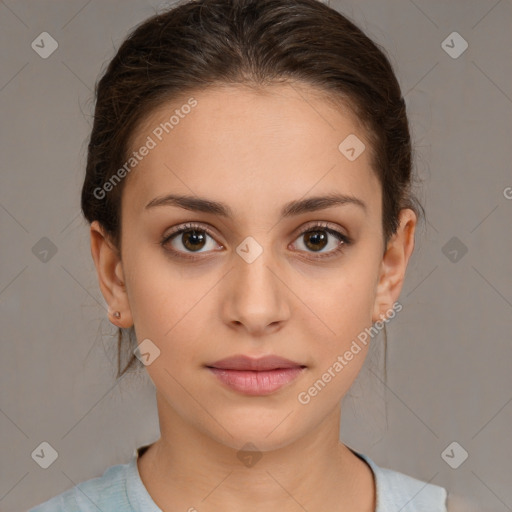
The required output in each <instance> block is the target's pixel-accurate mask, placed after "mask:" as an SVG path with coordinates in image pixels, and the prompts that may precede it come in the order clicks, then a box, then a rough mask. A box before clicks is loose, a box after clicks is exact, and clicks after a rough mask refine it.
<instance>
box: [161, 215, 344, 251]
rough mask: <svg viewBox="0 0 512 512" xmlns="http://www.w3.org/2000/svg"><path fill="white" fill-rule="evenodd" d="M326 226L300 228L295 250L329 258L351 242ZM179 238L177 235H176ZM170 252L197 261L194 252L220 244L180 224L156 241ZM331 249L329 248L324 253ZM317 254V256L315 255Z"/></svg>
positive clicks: (198, 229)
mask: <svg viewBox="0 0 512 512" xmlns="http://www.w3.org/2000/svg"><path fill="white" fill-rule="evenodd" d="M329 226H330V225H329V224H328V223H318V222H317V223H314V224H313V225H309V226H307V228H306V229H302V231H301V232H300V234H299V235H298V237H297V238H296V239H295V241H297V240H300V243H299V244H298V246H299V250H301V251H303V252H309V253H313V258H317V259H320V258H329V257H333V256H336V255H337V254H338V253H340V252H342V251H343V249H344V246H346V245H350V244H351V243H352V240H351V239H350V238H349V237H348V236H346V235H344V234H343V233H341V232H339V231H337V230H336V229H333V228H332V227H329ZM180 235H181V236H180ZM160 243H161V245H162V246H163V247H164V248H165V249H166V250H167V251H169V252H170V253H172V254H173V255H175V256H177V257H182V258H189V259H197V258H198V257H197V256H194V253H198V254H200V253H203V252H206V253H207V252H210V251H214V250H215V249H216V248H218V247H220V248H222V246H221V245H219V244H217V243H216V242H215V240H214V238H213V234H212V233H211V232H210V230H209V229H207V228H205V227H204V226H203V225H200V224H193V223H189V224H184V225H181V226H178V227H177V228H176V229H175V230H174V231H172V232H171V233H170V234H169V235H167V236H165V237H164V239H163V240H162V241H161V242H160ZM329 245H330V246H331V249H328V250H324V249H325V248H326V247H329ZM315 253H317V254H318V255H315Z"/></svg>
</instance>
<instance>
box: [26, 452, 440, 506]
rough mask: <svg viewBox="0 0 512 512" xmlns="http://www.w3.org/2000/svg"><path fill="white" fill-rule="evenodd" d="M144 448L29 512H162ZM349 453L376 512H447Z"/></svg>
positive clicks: (421, 490) (398, 477)
mask: <svg viewBox="0 0 512 512" xmlns="http://www.w3.org/2000/svg"><path fill="white" fill-rule="evenodd" d="M147 446H149V445H145V446H141V447H140V448H138V449H136V450H135V451H134V453H133V456H132V458H131V460H130V461H129V462H128V463H126V464H118V465H116V466H111V467H109V468H107V469H106V470H105V472H104V473H103V475H102V476H101V477H97V478H92V479H90V480H86V481H85V482H82V483H80V484H78V485H76V486H75V487H73V488H71V489H69V490H67V491H65V492H63V493H62V494H59V495H58V496H55V497H54V498H52V499H50V500H48V501H46V502H44V503H41V504H40V505H37V506H36V507H35V508H32V509H30V510H29V511H28V512H98V511H99V510H101V511H102V512H162V510H161V509H160V508H158V507H157V505H156V504H155V502H154V501H153V500H152V498H151V496H150V495H149V493H148V491H147V490H146V488H145V487H144V484H143V483H142V480H141V478H140V475H139V470H138V467H137V458H138V457H139V455H140V454H142V452H143V451H144V449H145V448H146V447H147ZM352 452H353V453H355V454H356V455H357V456H358V457H359V458H361V459H362V460H364V461H365V462H366V463H367V464H368V465H369V466H370V468H371V469H372V471H373V474H374V477H375V483H376V490H377V497H376V501H377V505H376V509H375V512H398V511H400V512H447V510H446V500H447V491H446V489H445V488H444V487H440V486H438V485H434V484H430V483H427V482H423V481H421V480H417V479H416V478H412V477H410V476H407V475H404V474H403V473H399V472H398V471H393V470H391V469H387V468H381V467H379V466H377V465H376V464H375V463H374V462H373V461H372V460H371V459H370V458H369V457H367V456H365V455H362V454H360V453H357V452H355V451H354V450H352Z"/></svg>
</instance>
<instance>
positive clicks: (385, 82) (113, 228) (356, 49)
mask: <svg viewBox="0 0 512 512" xmlns="http://www.w3.org/2000/svg"><path fill="white" fill-rule="evenodd" d="M279 81H288V82H292V81H296V82H301V83H305V84H308V85H311V86H313V87H315V88H316V89H317V90H320V91H323V92H325V93H326V94H328V95H330V98H331V99H332V100H333V101H336V100H339V101H340V102H343V101H345V102H346V103H345V104H346V105H348V106H349V108H350V109H351V110H352V112H353V113H354V114H355V115H356V117H357V119H358V120H359V121H360V122H361V123H362V125H363V126H364V127H365V128H366V134H367V137H368V139H369V140H370V142H371V148H370V150H371V155H372V168H373V169H374V171H375V172H376V174H377V176H378V178H379V181H380V183H381V185H382V207H383V216H382V228H383V234H384V240H385V242H386V243H387V241H388V240H389V238H390V237H391V235H393V234H394V233H395V232H396V230H397V228H398V216H399V212H400V210H401V209H402V208H411V209H413V210H414V211H415V212H416V213H417V214H418V215H419V214H420V213H421V212H423V208H422V207H421V204H420V203H419V202H418V200H417V199H416V198H415V197H414V196H413V194H412V193H411V178H412V176H411V166H412V163H411V162H412V155H411V153H412V151H411V141H410V135H409V125H408V119H407V115H406V106H405V102H404V99H403V97H402V94H401V91H400V86H399V84H398V81H397V79H396V77H395V74H394V72H393V69H392V66H391V64H390V62H389V61H388V58H387V57H386V55H385V54H384V53H383V51H382V50H381V49H380V48H379V47H378V46H377V45H376V44H375V43H374V42H372V41H371V40H370V39H369V38H368V37H367V36H366V35H365V34H364V33H363V32H362V31H361V30H360V29H359V28H358V27H356V26H355V25H354V24H353V23H352V22H351V21H349V20H348V19H347V18H345V17H344V16H342V15H341V14H340V13H338V12H337V11H335V10H334V9H332V8H330V7H328V6H327V5H325V4H323V3H321V2H320V1H318V0H192V1H185V2H183V1H182V2H180V3H178V4H176V5H175V6H173V7H172V8H170V9H169V10H167V11H165V12H163V13H161V14H157V15H155V16H152V17H150V18H148V19H147V20H146V21H144V22H143V23H142V24H140V25H139V26H138V27H136V28H135V29H134V30H133V31H132V32H131V34H130V35H129V36H128V37H127V38H126V40H125V41H124V42H123V44H122V45H121V47H120V48H119V50H118V51H117V53H116V55H115V56H114V58H113V59H112V61H111V62H110V64H109V65H108V67H107V69H106V71H105V72H104V74H103V76H102V77H101V79H100V80H99V82H98V83H97V84H96V91H95V92H96V107H95V113H94V125H93V128H92V132H91V137H90V142H89V146H88V156H87V168H86V175H85V180H84V184H83V188H82V199H81V206H82V211H83V213H84V216H85V218H86V219H87V220H88V221H89V222H90V223H91V222H93V221H94V220H97V221H99V222H100V224H101V225H102V226H103V228H104V229H105V230H106V232H107V234H108V235H109V237H110V238H111V240H112V241H113V242H114V244H115V246H116V247H117V248H118V250H119V252H120V251H121V219H120V212H121V198H122V190H123V184H124V180H123V181H121V182H120V183H119V184H118V185H117V186H114V187H112V189H111V190H110V191H109V192H108V193H106V194H103V195H100V194H97V193H95V191H97V190H99V189H102V187H104V184H105V183H106V182H107V181H109V180H110V179H112V176H113V175H114V174H115V173H116V171H117V170H118V169H119V168H120V167H121V166H122V165H123V163H125V162H126V160H127V155H128V154H129V150H130V142H131V138H132V137H133V134H134V133H135V131H136V129H137V127H138V126H140V124H141V122H142V121H143V119H144V118H145V117H146V116H147V115H148V114H149V113H151V112H152V111H153V110H154V109H156V108H157V107H159V106H161V105H162V104H164V103H165V102H168V101H169V100H172V99H176V98H177V97H182V96H183V95H184V94H186V93H190V92H192V91H195V90H201V89H204V88H206V87H208V86H210V85H214V84H252V85H265V84H271V83H276V82H279ZM340 142H341V141H340ZM103 190H104V189H103ZM98 196H100V197H98ZM123 331H124V330H123V329H119V330H118V372H117V377H118V378H119V377H121V376H122V375H123V374H124V373H125V372H126V371H127V370H128V369H129V368H131V367H132V366H134V365H137V366H142V363H140V364H137V358H136V356H135V355H134V354H133V353H131V351H130V356H131V358H130V359H129V361H128V363H127V364H126V366H125V367H124V369H123V370H121V356H122V345H123ZM134 334H135V333H134V329H133V327H132V328H130V329H129V332H128V335H129V341H130V343H131V344H132V349H133V348H134V347H135V346H136V345H133V343H134V342H135V343H136V341H135V340H134Z"/></svg>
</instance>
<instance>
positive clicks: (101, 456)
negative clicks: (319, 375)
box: [0, 0, 512, 512]
mask: <svg viewBox="0 0 512 512" xmlns="http://www.w3.org/2000/svg"><path fill="white" fill-rule="evenodd" d="M164 5H165V4H164V3H163V2H150V1H144V0H130V1H126V0H125V1H123V2H121V1H120V0H117V1H112V0H110V1H99V0H92V1H86V0H74V1H65V2H64V1H63V0H62V1H56V0H53V1H35V0H34V1H27V0H18V1H14V0H9V1H5V2H0V43H1V44H0V55H1V68H0V69H1V78H0V109H1V120H2V121H1V138H0V155H1V170H2V173H1V189H0V226H1V243H2V259H1V268H0V304H1V320H2V357H1V359H0V365H1V366H0V384H1V389H2V396H1V403H0V413H1V414H0V429H1V432H2V438H1V447H0V448H1V453H2V454H3V455H2V466H1V473H0V509H1V510H2V511H5V512H11V511H20V510H26V509H27V508H29V507H31V506H33V505H35V504H37V503H40V502H42V501H44V500H46V499H48V498H50V497H52V496H54V495H56V494H58V493H61V492H63V491H64V490H66V489H68V488H70V487H72V486H73V485H75V484H77V483H79V482H82V481H84V480H86V479H89V478H93V477H95V476H100V475H101V474H102V473H103V471H104V470H105V469H106V468H107V467H109V466H111V465H114V464H119V463H124V462H127V460H128V459H129V457H130V456H131V455H132V453H133V450H134V448H135V447H137V446H140V445H142V444H145V443H149V442H152V441H153V440H155V439H156V438H157V437H158V432H159V431H158V418H157V411H156V404H155V399H154V389H153V387H152V384H151V381H149V378H148V377H147V376H146V374H145V373H142V374H141V375H136V376H129V377H125V378H123V379H122V380H121V381H120V382H118V383H116V382H115V378H114V373H115V363H116V359H115V350H114V348H115V343H116V340H115V337H113V334H115V330H114V327H113V326H111V325H110V324H109V322H108V321H107V319H106V310H105V302H104V300H103V298H102V296H101V293H100V291H99V288H98V285H97V279H96V274H95V270H94V266H93V262H92V258H91V256H90V250H89V237H88V227H87V225H86V223H85V221H84V220H83V219H82V217H81V216H80V213H79V194H80V187H81V184H82V179H83V172H84V165H85V150H86V143H87V137H88V134H89V130H90V127H91V122H92V117H91V116H92V112H93V96H92V91H93V87H94V83H95V80H96V78H97V77H98V75H99V73H100V70H101V69H103V67H104V66H105V65H106V63H107V62H108V59H109V58H111V57H112V56H113V54H114V51H115V48H117V47H118V46H119V44H120V42H121V41H122V39H123V38H124V37H125V36H126V34H127V32H128V30H129V29H130V28H131V27H132V26H134V25H135V24H137V23H139V22H140V21H142V20H143V19H145V18H146V17H148V16H150V15H152V14H153V12H154V10H155V8H161V7H162V6H164ZM331 5H332V6H333V7H335V8H337V9H338V10H340V11H341V12H342V13H344V14H346V15H347V16H348V17H350V18H351V19H353V20H354V21H355V22H356V23H358V24H359V26H360V27H361V28H362V29H363V30H365V31H366V33H367V34H368V35H369V36H370V37H372V38H373V39H374V40H375V41H376V42H378V43H380V44H381V45H382V46H383V47H384V48H385V49H386V50H387V51H388V53H389V54H390V55H391V60H392V62H393V64H394V66H395V69H396V72H397V74H398V77H399V80H400V83H401V86H402V88H403V92H404V95H405V98H406V102H407V105H408V108H409V115H410V119H411V123H412V129H413V135H414V143H415V147H416V165H417V171H418V173H419V177H420V178H421V180H422V182H423V183H422V189H421V192H420V198H421V200H422V201H423V203H424V205H425V207H426V209H427V215H428V216H427V219H428V221H427V223H426V224H425V229H422V230H420V231H419V232H418V234H417V237H416V251H415V253H414V255H413V258H412V261H411V263H410V267H409V270H408V275H407V279H406V284H405V287H404V290H403V292H402V295H401V298H400V302H401V303H402V304H403V305H404V309H403V311H402V312H401V313H400V314H399V315H398V316H397V319H396V320H394V321H393V322H392V323H391V324H390V326H389V328H388V334H389V336H388V358H389V359H388V374H389V375H388V381H387V386H385V385H384V384H383V383H382V382H381V381H380V378H381V377H379V375H381V374H380V373H379V372H369V371H367V369H368V368H369V366H368V365H367V364H365V367H364V370H363V372H362V373H361V378H358V380H357V381H356V384H355V385H354V388H353V390H352V393H351V396H349V397H347V399H346V400H345V402H346V404H345V403H344V412H343V414H342V432H341V436H342V439H343V441H344V442H345V443H346V444H348V445H349V446H351V447H353V448H355V449H357V450H359V451H360V452H362V453H365V454H367V455H368V456H370V457H372V458H373V459H374V460H375V461H376V462H377V463H378V464H379V465H381V466H386V467H390V468H393V469H395V470H398V471H402V472H404V473H406V474H409V475H411V476H415V477H417V478H420V479H422V480H426V481H431V482H432V483H435V484H438V485H442V486H445V487H446V488H448V489H449V490H450V491H452V492H454V493H457V494H461V495H465V496H466V497H468V498H470V499H471V500H472V501H473V502H475V503H478V504H479V506H478V509H479V510H481V511H484V510H485V511H497V512H501V511H503V512H505V511H507V510H512V486H511V485H510V483H511V481H512V469H511V468H512V463H511V460H512V441H511V424H512V404H511V401H512V385H511V384H512V382H511V377H510V375H511V371H510V363H511V361H512V357H511V356H512V353H511V352H512V348H511V343H510V342H511V334H510V332H511V317H512V315H511V313H512V272H511V261H512V259H511V257H510V253H511V249H512V243H511V242H512V236H511V220H512V216H511V214H512V200H511V199H510V197H511V196H512V189H510V188H507V187H512V173H511V172H510V169H511V165H510V163H511V161H512V160H511V146H512V144H511V139H510V136H511V133H512V129H511V128H512V115H511V114H512V100H511V98H512V90H511V85H512V83H511V63H512V45H511V40H510V31H511V28H512V23H511V22H512V5H511V3H510V1H507V0H501V1H497V0H488V1H487V0H486V1H484V0H479V1H476V0H470V1H468V0H457V1H450V2H446V1H439V0H436V1H426V0H422V1H421V0H415V1H414V2H413V1H412V0H411V1H409V0H393V1H386V2H383V1H382V0H380V1H379V0H371V1H369V0H368V1H355V0H352V1H335V0H331ZM44 31H46V32H48V33H50V34H51V35H52V37H53V38H55V39H56V40H57V42H58V45H59V46H58V49H57V50H56V51H55V52H54V53H53V54H52V55H51V56H50V57H49V58H47V59H43V58H41V57H40V56H39V55H38V54H37V53H36V52H35V51H34V50H33V49H32V48H31V43H32V41H33V40H35V39H36V37H37V36H38V35H39V34H40V33H41V32H44ZM454 31H456V32H458V33H460V34H461V36H462V37H463V38H464V39H465V40H466V41H467V42H468V44H469V47H468V49H467V50H466V51H465V52H464V53H463V54H462V55H460V56H459V57H458V58H452V57H451V56H450V55H448V53H447V52H446V51H445V50H444V49H443V47H442V46H441V43H442V42H443V41H444V40H445V39H446V38H447V36H448V35H449V34H451V33H452V32H454ZM448 44H450V45H452V46H454V51H456V50H458V49H459V48H460V45H459V43H458V42H455V41H454V42H453V44H452V43H451V42H449V43H448ZM507 196H508V198H507ZM43 237H46V238H48V239H49V240H51V242H52V243H53V244H54V245H55V248H56V250H57V252H56V253H55V254H53V255H52V252H49V253H48V254H47V255H44V253H42V252H41V247H42V248H43V249H44V248H45V247H48V246H49V243H48V241H47V240H43V241H42V242H41V241H40V239H41V238H43ZM453 237H456V239H454V240H451V239H452V238H453ZM450 240H451V241H450ZM38 243H39V245H36V244H38ZM447 244H448V245H447ZM34 246H35V249H33V248H34ZM464 247H465V248H466V249H467V252H466V253H465V254H463V252H464ZM454 250H455V251H456V252H453V251H454ZM461 256H462V257H461ZM45 259H46V260H47V261H44V260H45ZM375 347H376V348H377V349H378V348H379V347H382V336H379V337H378V338H376V340H375ZM375 353H376V354H377V356H376V358H375V360H376V361H377V364H380V363H379V361H378V357H379V354H378V350H377V352H375ZM381 355H382V354H381ZM368 361H371V359H370V358H369V359H368V360H367V362H368ZM372 390H373V391H374V392H375V393H373V392H372ZM384 392H385V393H384ZM386 403H387V419H386V418H385V417H384V416H382V411H383V409H384V405H385V404H386ZM43 441H46V442H48V443H50V444H51V445H52V446H53V447H54V448H55V450H57V452H58V458H57V459H56V460H55V462H54V463H53V464H52V465H51V466H50V467H48V469H43V468H41V467H40V466H39V465H38V464H36V462H35V461H34V460H33V458H32V457H31V454H32V453H33V451H34V450H35V449H36V448H37V447H38V446H39V445H40V443H41V442H43ZM453 441H456V442H457V443H459V445H460V446H462V447H463V448H464V449H465V450H466V451H467V452H468V454H469V457H468V458H467V460H466V461H465V462H464V463H462V464H461V465H460V466H459V467H458V468H457V469H452V468H451V467H450V466H449V465H448V464H447V463H446V462H445V460H443V457H442V456H441V454H442V452H443V451H444V450H445V448H446V447H447V446H448V445H449V444H450V443H452V442H453ZM461 453H462V452H461V448H458V447H456V449H455V450H454V452H453V455H452V460H455V461H456V460H457V459H458V458H460V454H461Z"/></svg>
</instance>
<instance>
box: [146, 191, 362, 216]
mask: <svg viewBox="0 0 512 512" xmlns="http://www.w3.org/2000/svg"><path fill="white" fill-rule="evenodd" d="M344 205H356V206H359V207H360V208H362V209H363V210H364V211H365V212H366V211H367V210H366V203H365V202H364V201H362V200H361V199H359V198H357V197H354V196H351V195H347V194H334V193H333V194H329V195H326V196H315V197H309V198H307V199H300V200H296V201H290V202H289V203H286V204H285V205H284V206H283V208H282V210H281V218H286V217H292V216H295V215H301V214H303V213H309V212H315V211H318V210H324V209H327V208H332V207H333V206H344ZM158 206H177V207H179V208H184V209H185V210H190V211H195V212H203V213H210V214H213V215H218V216H220V217H226V218H233V212H232V210H231V208H230V207H229V206H228V205H226V204H223V203H219V202H217V201H212V200H210V199H205V198H202V197H198V196H187V195H176V194H168V195H165V196H162V197H156V198H155V199H153V200H151V201H150V202H149V203H148V204H147V205H146V207H145V210H148V209H151V208H156V207H158Z"/></svg>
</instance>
